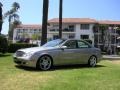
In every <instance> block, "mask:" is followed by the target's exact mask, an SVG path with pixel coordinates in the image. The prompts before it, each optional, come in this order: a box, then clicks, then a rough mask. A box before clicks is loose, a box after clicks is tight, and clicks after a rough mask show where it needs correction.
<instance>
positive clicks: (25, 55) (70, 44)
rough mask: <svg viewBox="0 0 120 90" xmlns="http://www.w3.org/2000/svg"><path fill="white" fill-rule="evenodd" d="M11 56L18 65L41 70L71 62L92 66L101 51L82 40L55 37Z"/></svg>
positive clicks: (97, 60)
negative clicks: (41, 44) (39, 45)
mask: <svg viewBox="0 0 120 90" xmlns="http://www.w3.org/2000/svg"><path fill="white" fill-rule="evenodd" d="M13 58H14V62H15V63H17V64H18V65H22V66H29V67H36V68H39V69H41V70H49V69H50V68H51V67H52V66H58V65H73V64H89V65H90V66H91V67H94V66H96V64H97V63H98V62H99V61H100V59H101V51H100V49H98V48H95V47H93V46H91V45H90V44H89V43H87V42H85V41H83V40H75V39H68V40H65V39H56V40H53V41H50V42H47V43H46V44H45V45H43V46H41V47H33V48H26V49H19V50H18V51H16V52H15V54H14V55H13Z"/></svg>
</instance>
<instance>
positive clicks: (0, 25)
mask: <svg viewBox="0 0 120 90" xmlns="http://www.w3.org/2000/svg"><path fill="white" fill-rule="evenodd" d="M2 23H3V20H2V3H1V2H0V34H1V30H2Z"/></svg>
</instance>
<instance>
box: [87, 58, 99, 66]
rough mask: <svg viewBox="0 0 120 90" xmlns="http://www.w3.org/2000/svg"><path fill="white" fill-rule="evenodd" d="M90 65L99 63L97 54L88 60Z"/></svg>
mask: <svg viewBox="0 0 120 90" xmlns="http://www.w3.org/2000/svg"><path fill="white" fill-rule="evenodd" d="M88 64H89V66H91V67H95V66H96V64H97V58H96V57H95V56H91V57H90V59H89V62H88Z"/></svg>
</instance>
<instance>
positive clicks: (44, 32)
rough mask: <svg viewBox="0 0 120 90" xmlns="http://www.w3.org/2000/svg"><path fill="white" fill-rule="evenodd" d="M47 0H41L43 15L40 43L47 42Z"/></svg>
mask: <svg viewBox="0 0 120 90" xmlns="http://www.w3.org/2000/svg"><path fill="white" fill-rule="evenodd" d="M48 8H49V0H43V17H42V38H41V45H43V44H45V43H46V42H47V20H48Z"/></svg>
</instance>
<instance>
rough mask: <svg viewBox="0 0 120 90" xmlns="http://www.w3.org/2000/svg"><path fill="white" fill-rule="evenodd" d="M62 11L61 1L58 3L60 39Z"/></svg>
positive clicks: (60, 35) (60, 36)
mask: <svg viewBox="0 0 120 90" xmlns="http://www.w3.org/2000/svg"><path fill="white" fill-rule="evenodd" d="M62 10H63V0H60V2H59V38H62V12H63V11H62Z"/></svg>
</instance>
